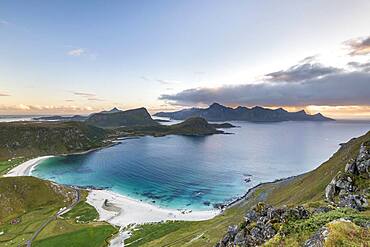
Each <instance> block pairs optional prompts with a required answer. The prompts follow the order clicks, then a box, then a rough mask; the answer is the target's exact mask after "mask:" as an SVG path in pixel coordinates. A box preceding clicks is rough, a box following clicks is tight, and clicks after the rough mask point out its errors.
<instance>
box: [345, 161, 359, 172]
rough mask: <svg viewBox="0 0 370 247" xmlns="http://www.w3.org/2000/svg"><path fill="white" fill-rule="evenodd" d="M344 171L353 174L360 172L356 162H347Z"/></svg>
mask: <svg viewBox="0 0 370 247" xmlns="http://www.w3.org/2000/svg"><path fill="white" fill-rule="evenodd" d="M344 171H345V172H346V173H351V174H354V175H357V174H358V171H357V165H356V162H352V163H347V164H346V167H345V169H344Z"/></svg>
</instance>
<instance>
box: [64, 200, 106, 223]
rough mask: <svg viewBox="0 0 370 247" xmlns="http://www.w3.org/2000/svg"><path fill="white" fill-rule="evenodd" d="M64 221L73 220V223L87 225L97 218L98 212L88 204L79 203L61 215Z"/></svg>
mask: <svg viewBox="0 0 370 247" xmlns="http://www.w3.org/2000/svg"><path fill="white" fill-rule="evenodd" d="M63 218H65V219H73V220H74V221H75V222H80V223H88V222H91V221H94V220H97V219H98V218H99V214H98V212H97V211H96V210H95V208H94V207H93V206H91V205H90V204H88V203H86V202H84V201H81V202H79V203H78V204H77V205H76V206H75V207H74V208H73V209H72V210H71V211H69V212H68V213H66V214H65V215H63Z"/></svg>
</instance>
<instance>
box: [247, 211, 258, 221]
mask: <svg viewBox="0 0 370 247" xmlns="http://www.w3.org/2000/svg"><path fill="white" fill-rule="evenodd" d="M257 217H258V215H257V212H256V211H255V210H251V211H248V212H247V213H246V214H245V216H244V219H245V222H247V223H251V222H254V221H257Z"/></svg>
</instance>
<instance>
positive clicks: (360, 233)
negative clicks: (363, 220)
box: [325, 222, 370, 247]
mask: <svg viewBox="0 0 370 247" xmlns="http://www.w3.org/2000/svg"><path fill="white" fill-rule="evenodd" d="M328 228H329V236H328V239H327V241H326V243H325V245H326V246H327V247H336V246H369V243H370V231H369V230H366V229H364V228H361V227H359V226H357V225H355V224H353V223H350V222H333V223H331V224H328Z"/></svg>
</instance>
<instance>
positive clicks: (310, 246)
mask: <svg viewBox="0 0 370 247" xmlns="http://www.w3.org/2000/svg"><path fill="white" fill-rule="evenodd" d="M328 235H329V230H328V228H327V227H325V226H324V227H321V228H320V229H319V230H317V231H316V232H315V234H314V235H312V236H311V237H310V238H309V239H308V240H307V241H306V242H305V243H304V247H323V246H324V243H325V240H326V238H327V237H328Z"/></svg>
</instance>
